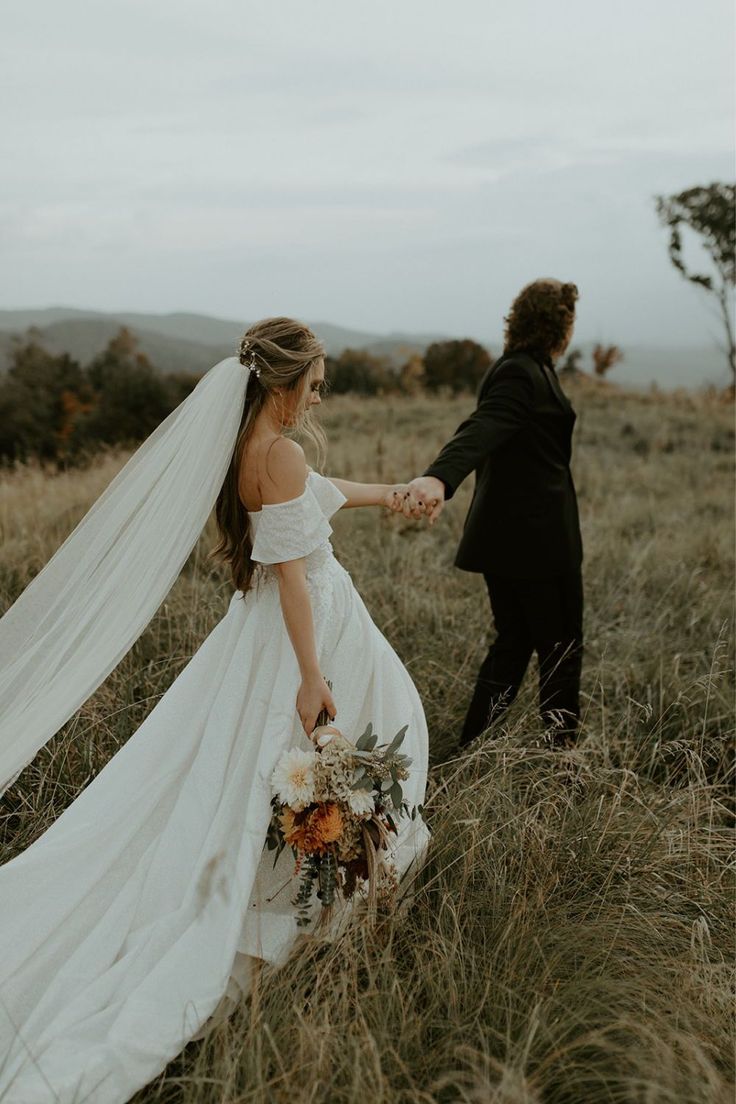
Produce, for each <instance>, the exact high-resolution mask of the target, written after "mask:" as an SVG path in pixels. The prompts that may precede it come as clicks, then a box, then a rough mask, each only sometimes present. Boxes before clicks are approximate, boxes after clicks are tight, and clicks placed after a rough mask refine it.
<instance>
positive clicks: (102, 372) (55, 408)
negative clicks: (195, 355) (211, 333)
mask: <svg viewBox="0 0 736 1104" xmlns="http://www.w3.org/2000/svg"><path fill="white" fill-rule="evenodd" d="M195 383H196V378H194V377H191V376H186V375H183V374H178V375H175V376H161V375H159V373H157V372H156V370H155V369H154V367H153V366H152V365H151V364H150V362H149V361H148V359H147V358H146V357H145V356H144V355H143V354H142V353H140V352H139V351H138V349H137V344H136V340H135V338H134V336H133V335H132V334H131V333H130V331H129V330H127V329H125V328H123V329H121V330H120V331H119V333H118V334H117V335H116V336H115V337H113V338H112V339H111V341H110V342H109V343H108V345H107V347H106V348H105V349H104V350H103V352H102V353H100V354H99V356H97V357H95V358H94V360H93V361H92V362H91V363H90V364H89V365H88V366H87V367H86V368H83V367H82V366H81V365H80V364H78V363H77V362H76V361H74V360H72V359H71V358H70V357H69V356H67V355H66V354H65V353H62V354H61V355H55V354H52V353H50V352H49V351H48V350H47V349H45V348H44V347H43V345H41V344H40V342H39V341H38V340H37V338H36V336H35V335H34V334H33V333H32V332H31V333H30V334H29V335H28V337H27V338H25V339H23V340H19V341H16V343H15V346H14V348H13V349H12V351H11V363H10V366H9V368H8V372H7V374H6V376H5V377H4V378H2V379H1V380H0V464H2V463H4V464H13V463H16V462H19V461H20V462H27V461H28V460H30V459H32V458H36V459H39V460H42V461H51V462H55V463H56V464H57V465H58V466H61V465H65V466H68V465H73V464H74V463H76V462H80V461H82V460H83V459H86V458H87V457H88V456H89V455H90V454H91V453H94V452H95V451H97V450H98V449H99V448H100V447H101V446H106V445H117V444H130V445H135V444H137V443H139V442H140V441H142V440H144V439H145V438H146V437H147V436H148V435H149V434H150V433H151V432H152V431H153V430H154V429H155V428H156V426H157V425H158V424H159V423H160V422H161V421H162V420H163V419H164V418H165V417H166V416H167V415H168V414H169V413H170V412H171V411H172V410H173V409H174V408H175V407H176V406H177V405H178V404H179V403H180V402H181V401H182V400H183V399H184V398H186V396H187V394H189V392H190V391H191V389H192V388H193V387H194V385H195Z"/></svg>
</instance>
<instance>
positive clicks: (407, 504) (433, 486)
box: [386, 475, 445, 525]
mask: <svg viewBox="0 0 736 1104" xmlns="http://www.w3.org/2000/svg"><path fill="white" fill-rule="evenodd" d="M387 497H388V501H387V503H386V505H387V506H389V508H390V509H392V510H393V511H394V512H395V513H397V514H403V515H404V517H407V518H414V519H419V518H422V517H426V519H427V521H428V522H429V524H430V525H434V523H435V521H436V520H437V518H438V517H439V516H440V514H441V513H442V510H443V509H444V505H445V485H444V483H443V482H442V480H441V479H436V478H435V477H434V476H433V475H420V476H418V477H417V478H416V479H412V481H411V482H410V483H406V484H397V485H396V486H395V487H392V488H391V490H390V492H389V495H388V496H387Z"/></svg>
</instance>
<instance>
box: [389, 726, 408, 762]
mask: <svg viewBox="0 0 736 1104" xmlns="http://www.w3.org/2000/svg"><path fill="white" fill-rule="evenodd" d="M408 728H409V726H408V725H404V727H403V728H400V729H399V731H398V732H397V733H396V735H395V736H394V738H393V740H392V741H391V743H390V744H389V745H388V751H387V753H386V754H387V755H390V754H391V752H392V751H396V749H397V748H398V747H400V746H401V744H402V743H403V740H404V737H405V736H406V733H407V729H408Z"/></svg>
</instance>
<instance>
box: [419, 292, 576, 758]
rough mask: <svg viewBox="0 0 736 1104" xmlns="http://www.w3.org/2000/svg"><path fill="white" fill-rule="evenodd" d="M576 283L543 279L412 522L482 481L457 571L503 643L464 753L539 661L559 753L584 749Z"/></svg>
mask: <svg viewBox="0 0 736 1104" xmlns="http://www.w3.org/2000/svg"><path fill="white" fill-rule="evenodd" d="M577 297H578V291H577V288H576V286H575V285H574V284H569V283H567V284H566V283H561V282H560V281H559V280H553V279H539V280H535V281H534V282H533V283H531V284H529V285H527V286H526V287H525V288H523V289H522V291H521V292H519V294H518V295H517V296H516V299H515V300H514V302H513V304H512V306H511V310H510V313H509V315H508V316H507V317H506V319H505V322H506V329H505V347H504V353H503V355H502V356H501V357H500V358H499V359H498V360H497V361H496V362H495V363H494V364H493V365H491V367H490V368H489V369H488V371H487V372H486V374H485V376H484V378H483V380H482V381H481V384H480V389H479V395H478V405H477V408H476V409H475V411H474V412H473V413H472V414H471V415H470V417H469V418H467V419H466V420H465V421H464V422H463V423H462V424H461V425H460V426H459V427H458V429H457V431H456V433H455V435H454V437H453V438H452V439H451V440H450V441H449V442H448V443H447V444H446V445H445V447H444V448H443V449H442V451H441V452H440V454H439V456H438V457H437V458H436V460H435V461H434V463H433V464H431V465H430V466H429V468H427V470H426V472H425V473H424V475H422V476H420V477H418V478H417V479H414V480H412V482H411V483H410V484H409V490H408V492H407V496H406V499H405V504H404V510H403V512H404V514H405V515H406V516H407V517H415V518H417V517H421V516H427V517H428V518H429V520H430V523H432V522H434V521H435V520H436V518H437V517H438V516H439V514H440V512H441V510H442V507H443V505H444V503H445V502H446V501H447V500H448V499H450V498H452V496H453V494H454V493H455V491H456V490H457V488H458V486H459V485H460V484H461V483H462V481H463V480H464V479H465V477H466V476H467V475H469V474H470V472H471V471H475V473H476V483H475V490H474V493H473V498H472V501H471V504H470V509H469V511H468V515H467V518H466V520H465V528H464V531H463V535H462V539H461V541H460V546H459V548H458V551H457V555H456V557H455V565H456V566H457V567H459V568H461V569H462V570H464V571H475V572H479V573H480V574H482V575H483V578H484V580H485V583H486V587H487V588H488V595H489V598H490V605H491V612H492V614H493V621H494V625H495V630H496V638H495V640H494V642H493V643H492V644H491V646H490V648H489V650H488V654H487V656H486V658H485V659H484V661H483V663H482V665H481V668H480V671H479V673H478V679H477V682H476V686H475V691H474V693H473V697H472V700H471V702H470V707H469V709H468V712H467V716H466V718H465V724H464V726H463V730H462V735H461V737H460V743H461V745H462V746H464V745H466V744H468V743H470V741H471V740H473V739H474V738H475V737H476V736H479V735H480V734H481V733H482V732H485V731H486V729H488V728H489V727H490V725H491V724H492V723H493V722H494V721H496V720H498V718H499V717H500V716H501V715H502V714H503V712H504V711H505V710H506V708H507V707H508V705H509V704H510V703H511V702H512V701H513V699H514V698H515V697H516V694H517V691H518V689H519V686H520V684H521V681H522V679H523V677H524V673H525V671H526V668H527V666H528V664H529V660H530V659H531V656H532V653H533V652H535V651H536V653H537V656H538V659H539V707H540V713H541V716H542V720H543V722H544V724H545V725H546V727H547V732H548V736H549V738H550V740H551V742H552V743H553V745H555V746H570V745H572V744H573V743H574V742H575V739H576V735H577V727H578V720H579V716H580V705H579V689H580V670H581V665H582V653H583V624H582V622H583V586H582V574H581V563H582V558H583V551H582V541H581V536H580V525H579V520H578V507H577V499H576V495H575V487H574V484H573V480H572V474H571V472H570V454H571V438H572V430H573V426H574V424H575V418H576V415H575V411H574V410H573V408H572V406H571V404H570V401H569V399H568V398H567V397H566V395H565V394H564V392H563V390H562V388H561V387H560V383H559V380H558V378H557V373H556V372H555V367H554V361H555V359H556V358H558V357H559V356H560V355H561V354H562V353H563V352H564V350H565V349H566V348H567V346H568V345H569V343H570V339H571V337H572V332H573V327H574V324H575V302H576V300H577Z"/></svg>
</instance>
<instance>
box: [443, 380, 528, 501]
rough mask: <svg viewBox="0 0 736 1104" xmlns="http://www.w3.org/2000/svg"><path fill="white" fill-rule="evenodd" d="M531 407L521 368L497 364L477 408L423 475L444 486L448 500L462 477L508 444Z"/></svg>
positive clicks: (526, 418) (458, 428) (526, 417)
mask: <svg viewBox="0 0 736 1104" xmlns="http://www.w3.org/2000/svg"><path fill="white" fill-rule="evenodd" d="M533 406H534V384H533V383H532V380H531V378H530V376H529V374H528V372H527V371H526V369H525V368H524V367H523V365H521V364H518V363H513V362H507V363H505V364H500V365H499V366H498V368H497V369H496V370H495V371H494V372H492V373H491V375H490V377H489V379H488V382H487V383H486V384H485V386H484V387H483V389H482V390H481V394H480V397H479V399H478V405H477V407H476V409H475V410H474V411H473V413H472V414H471V415H470V417H469V418H466V419H465V421H464V422H461V423H460V425H459V426H458V427H457V429H456V430H455V434H454V436H453V437H452V438H451V439H450V440H449V441H448V442H447V444H446V445H445V447H444V448H443V449H442V451H441V452H440V453H439V455H438V456H437V458H436V459H435V461H434V462H433V463H432V464H430V466H429V467H428V468H427V470H426V471H425V472H424V475H425V476H433V477H434V478H435V479H440V480H441V481H442V482H443V483H444V484H445V488H446V490H445V500H447V499H450V498H452V496H453V495H454V493H455V491H456V490H457V488H458V487H459V486H460V484H461V483H462V481H463V480H464V479H465V478H466V476H468V475H470V473H471V472H472V471H474V470H475V468H477V467H478V465H479V464H480V463H481V461H482V460H484V459H486V457H488V456H490V455H491V453H493V452H495V450H496V449H497V448H499V447H500V446H501V445H502V444H504V442H505V441H508V439H509V437H511V436H512V435H513V434H514V433H516V432H517V430H519V429H521V427H522V426H523V425H524V424H525V423H526V421H527V420H528V418H529V416H530V414H531V412H532V409H533Z"/></svg>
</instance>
